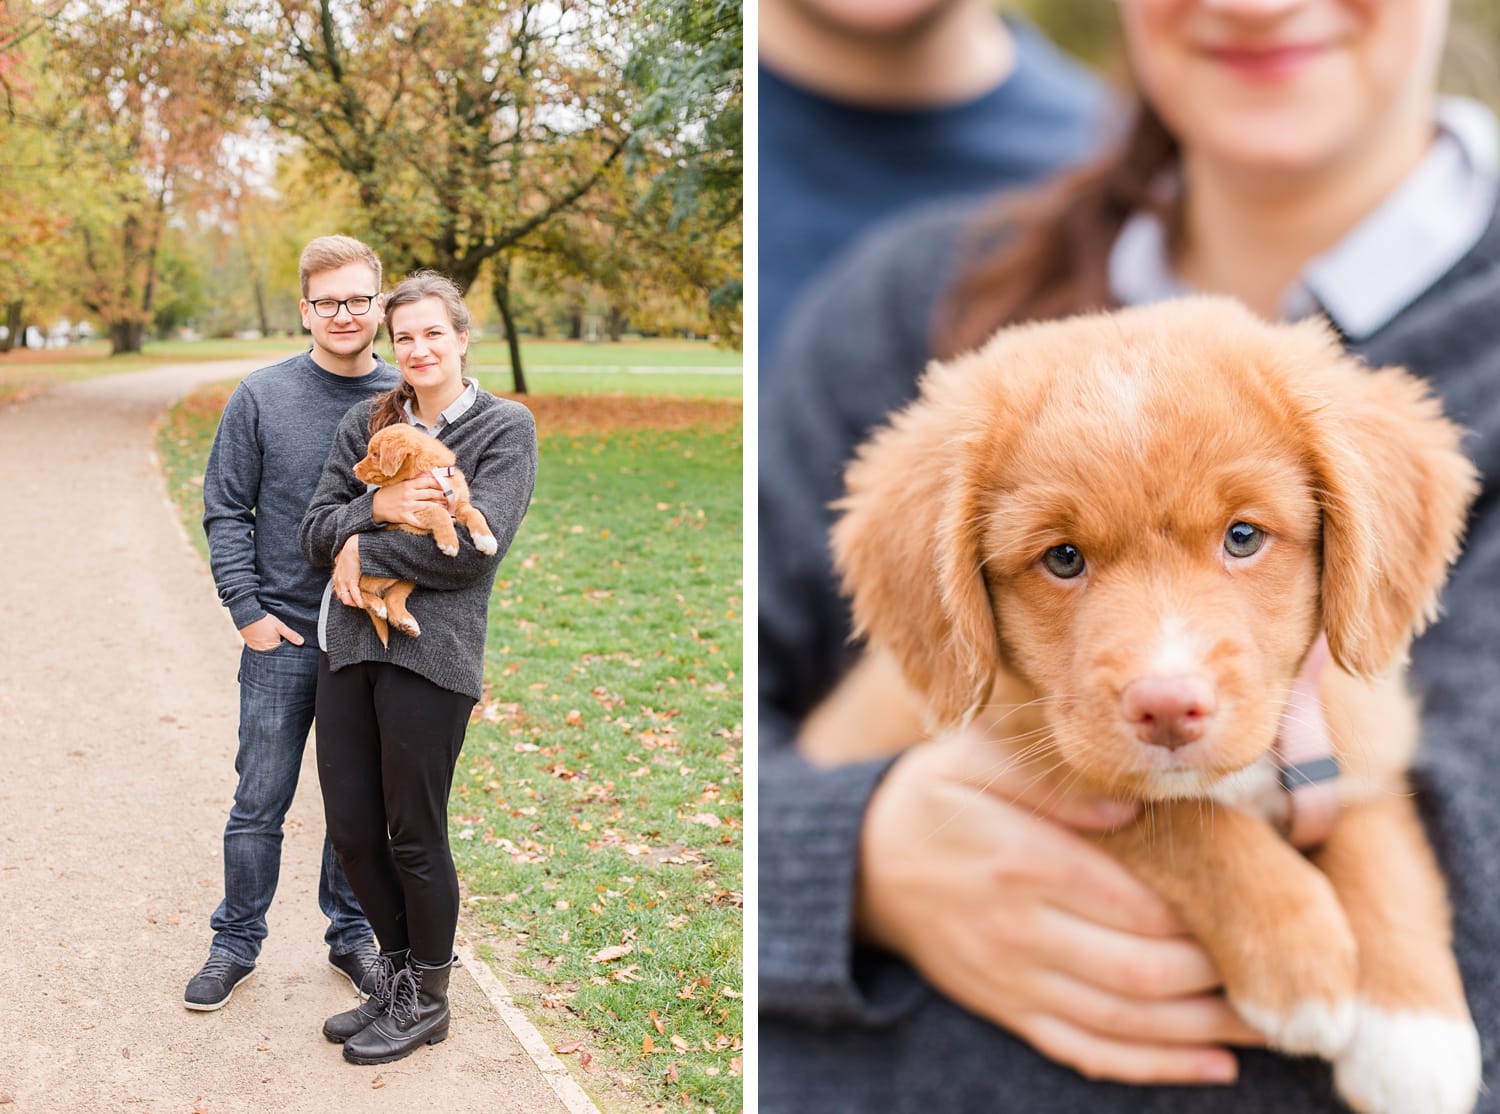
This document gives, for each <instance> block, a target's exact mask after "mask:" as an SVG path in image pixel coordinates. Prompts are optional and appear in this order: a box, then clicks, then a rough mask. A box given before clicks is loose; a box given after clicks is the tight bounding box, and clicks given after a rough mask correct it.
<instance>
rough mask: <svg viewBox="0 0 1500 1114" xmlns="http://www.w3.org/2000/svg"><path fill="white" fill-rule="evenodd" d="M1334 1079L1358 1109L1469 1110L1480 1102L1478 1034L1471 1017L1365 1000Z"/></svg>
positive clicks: (1398, 1112) (1465, 1113) (1409, 1113)
mask: <svg viewBox="0 0 1500 1114" xmlns="http://www.w3.org/2000/svg"><path fill="white" fill-rule="evenodd" d="M1333 1080H1334V1084H1335V1085H1336V1086H1337V1087H1338V1091H1339V1094H1341V1095H1342V1096H1343V1097H1344V1099H1345V1101H1347V1102H1348V1103H1349V1105H1350V1106H1352V1107H1354V1109H1355V1110H1358V1111H1360V1114H1469V1112H1470V1111H1471V1110H1473V1109H1474V1104H1475V1103H1476V1102H1478V1101H1479V1084H1480V1055H1479V1034H1478V1033H1477V1032H1475V1031H1474V1026H1473V1024H1472V1023H1471V1022H1469V1021H1468V1020H1467V1019H1464V1020H1459V1019H1458V1018H1453V1017H1444V1016H1442V1015H1440V1014H1435V1013H1419V1012H1415V1011H1408V1010H1396V1011H1393V1010H1383V1009H1379V1008H1377V1007H1375V1006H1372V1005H1369V1004H1368V1003H1366V1002H1364V1001H1362V1000H1361V1001H1360V1002H1359V1004H1358V1009H1357V1011H1356V1021H1355V1028H1354V1039H1353V1040H1352V1041H1350V1043H1349V1047H1348V1048H1347V1049H1345V1050H1344V1053H1343V1054H1342V1055H1341V1056H1339V1057H1337V1058H1336V1059H1335V1060H1334V1062H1333Z"/></svg>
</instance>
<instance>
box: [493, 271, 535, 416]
mask: <svg viewBox="0 0 1500 1114" xmlns="http://www.w3.org/2000/svg"><path fill="white" fill-rule="evenodd" d="M494 271H495V273H494V276H493V282H492V283H491V286H492V288H493V292H494V298H495V308H496V309H498V310H499V311H500V320H501V321H503V322H504V323H505V343H506V347H508V348H509V349H510V374H511V379H512V380H513V382H514V386H515V392H516V394H518V395H524V394H526V393H528V392H527V390H526V370H525V369H524V368H523V367H522V366H521V338H520V337H519V336H518V335H517V333H516V319H515V316H514V315H513V314H512V313H511V309H510V260H509V259H508V258H498V259H496V260H495V267H494Z"/></svg>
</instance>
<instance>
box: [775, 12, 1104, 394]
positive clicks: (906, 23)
mask: <svg viewBox="0 0 1500 1114" xmlns="http://www.w3.org/2000/svg"><path fill="white" fill-rule="evenodd" d="M759 13H760V63H761V64H760V87H759V93H760V101H759V103H760V109H759V112H760V116H759V119H760V124H759V135H760V182H759V185H760V204H759V212H760V288H759V289H760V322H759V337H760V351H761V362H760V384H761V387H762V388H764V387H765V385H766V384H767V383H768V382H770V380H771V378H772V377H773V376H774V375H775V374H776V361H775V359H774V356H775V346H776V343H777V340H778V337H779V334H780V332H781V328H782V325H783V323H784V321H785V319H786V317H787V314H788V312H789V310H790V309H791V307H792V306H793V305H794V304H795V303H796V299H797V297H798V295H799V294H800V293H801V291H802V289H803V287H804V285H805V284H806V283H807V281H808V279H810V278H811V277H812V276H813V275H814V273H816V272H817V271H818V270H820V269H821V268H822V267H823V265H824V264H825V263H827V262H828V261H829V260H830V259H831V258H832V257H833V256H834V255H835V254H836V253H837V252H838V251H839V250H840V249H842V248H844V247H845V246H847V245H848V244H849V243H850V242H852V241H853V240H854V238H855V237H856V236H857V235H858V234H859V233H860V232H861V231H863V230H864V229H866V228H867V227H869V226H870V225H872V224H874V223H875V222H877V221H879V220H880V219H882V218H884V217H886V216H889V215H890V214H892V213H894V212H896V211H897V210H899V209H902V208H905V207H907V206H910V205H912V204H914V203H917V202H922V201H932V200H938V199H943V198H955V199H956V198H965V197H973V196H975V195H982V194H988V193H993V192H998V191H1000V190H1004V189H1006V188H1007V187H1012V186H1020V185H1025V184H1029V183H1031V182H1034V181H1037V180H1039V179H1041V178H1044V177H1046V176H1047V175H1049V174H1051V173H1052V172H1053V171H1055V170H1058V169H1060V168H1062V167H1064V166H1067V165H1069V164H1071V163H1074V162H1076V161H1079V160H1081V159H1082V158H1084V157H1085V156H1087V155H1089V154H1090V153H1091V152H1092V149H1093V148H1094V146H1095V145H1096V141H1097V139H1098V137H1099V135H1100V133H1101V131H1102V125H1103V124H1104V123H1105V119H1104V109H1105V99H1104V96H1103V92H1102V90H1101V88H1100V85H1099V83H1098V81H1097V80H1096V79H1095V78H1094V77H1093V75H1092V74H1090V73H1089V72H1088V71H1087V70H1085V69H1083V68H1082V67H1081V66H1079V65H1078V64H1077V63H1075V62H1073V61H1071V60H1069V59H1068V58H1066V57H1065V56H1064V55H1063V54H1061V53H1060V52H1059V51H1058V50H1057V49H1056V48H1055V47H1053V46H1052V44H1051V43H1049V42H1048V41H1047V40H1046V39H1045V38H1043V37H1042V36H1041V35H1040V34H1039V33H1038V32H1037V31H1035V30H1034V29H1033V28H1031V27H1029V26H1027V25H1026V24H1024V23H1021V22H1010V23H1007V22H1004V21H1002V20H1000V19H999V18H998V17H997V16H996V15H995V11H994V3H993V2H992V0H761V3H760V7H759Z"/></svg>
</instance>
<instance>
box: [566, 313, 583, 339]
mask: <svg viewBox="0 0 1500 1114" xmlns="http://www.w3.org/2000/svg"><path fill="white" fill-rule="evenodd" d="M568 339H569V340H582V339H583V310H581V309H575V310H574V311H573V313H572V315H571V317H570V319H569V324H568Z"/></svg>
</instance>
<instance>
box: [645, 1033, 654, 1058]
mask: <svg viewBox="0 0 1500 1114" xmlns="http://www.w3.org/2000/svg"><path fill="white" fill-rule="evenodd" d="M655 1051H656V1043H655V1042H654V1041H652V1039H651V1034H650V1033H647V1034H646V1038H645V1039H644V1040H643V1041H641V1053H642V1054H643V1055H645V1056H649V1055H651V1053H653V1052H655Z"/></svg>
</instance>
